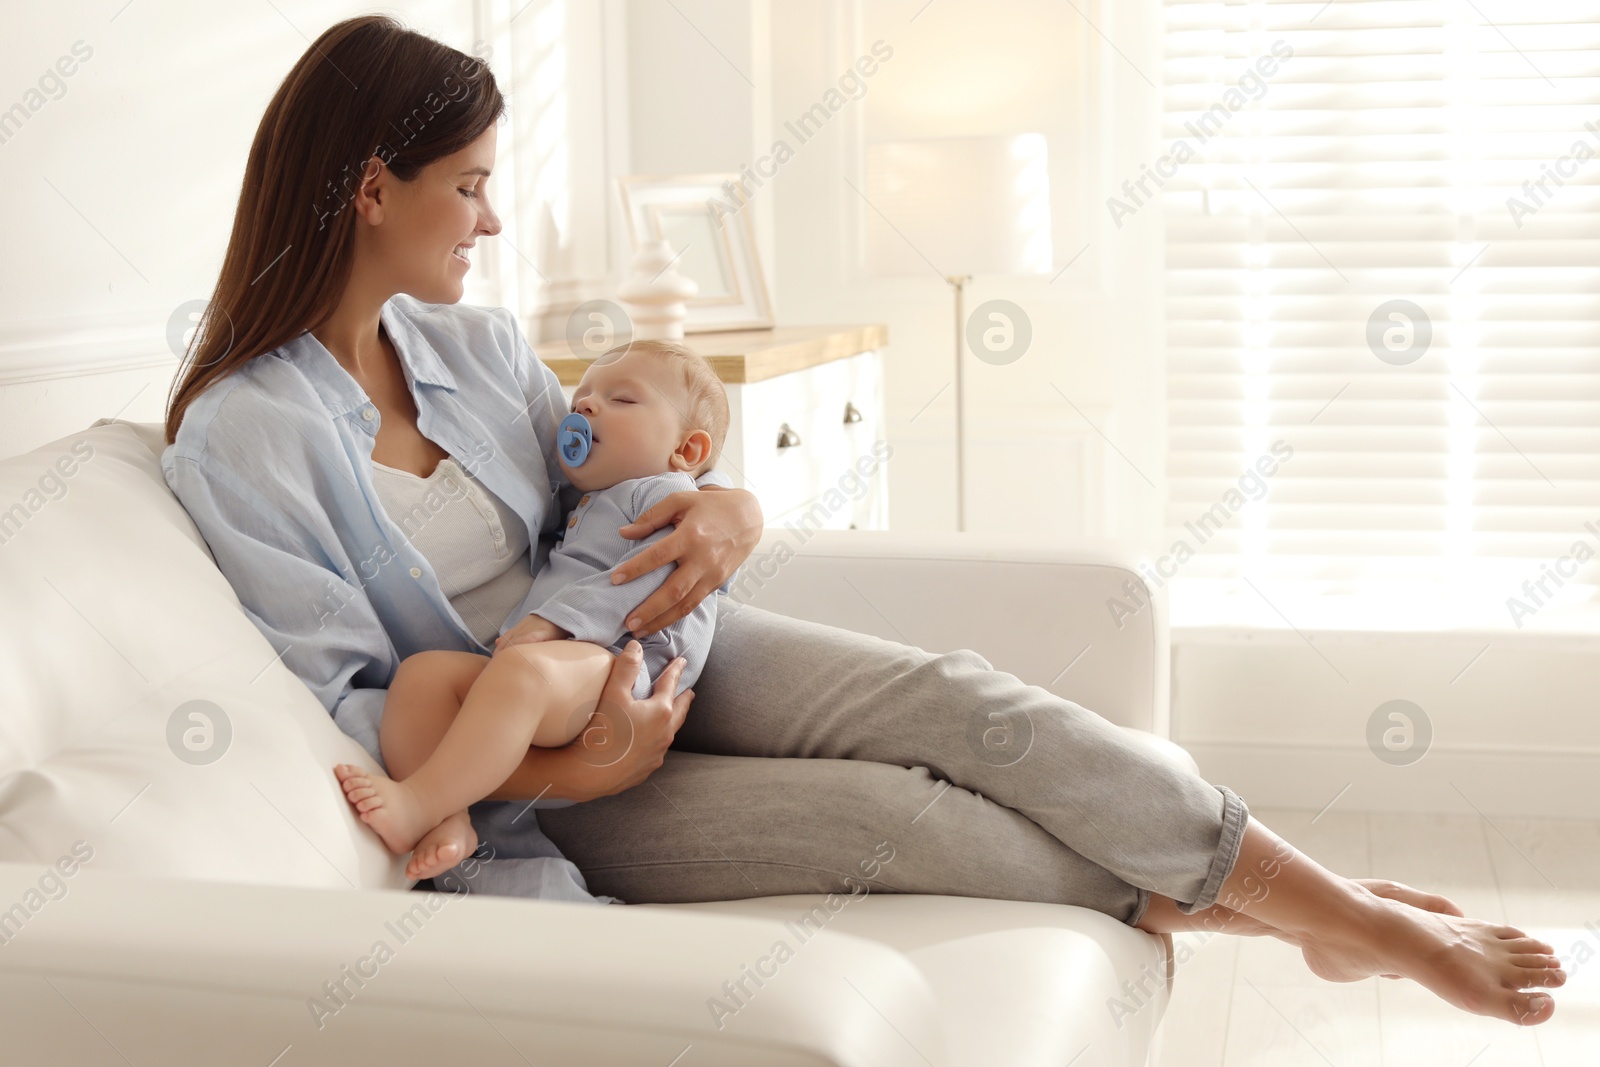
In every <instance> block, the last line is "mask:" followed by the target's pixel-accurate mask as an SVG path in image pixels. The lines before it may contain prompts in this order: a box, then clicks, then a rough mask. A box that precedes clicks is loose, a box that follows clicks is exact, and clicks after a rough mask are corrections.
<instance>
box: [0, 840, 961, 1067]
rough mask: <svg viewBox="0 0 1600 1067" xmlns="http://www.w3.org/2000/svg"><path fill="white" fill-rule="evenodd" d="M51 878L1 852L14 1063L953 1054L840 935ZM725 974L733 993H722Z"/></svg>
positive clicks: (114, 877)
mask: <svg viewBox="0 0 1600 1067" xmlns="http://www.w3.org/2000/svg"><path fill="white" fill-rule="evenodd" d="M47 872H49V874H54V872H53V871H52V870H51V868H48V867H40V866H35V865H24V864H9V863H7V864H0V908H9V909H10V910H9V911H7V912H4V913H0V915H3V916H4V917H0V1004H3V1005H4V1006H3V1007H0V1028H3V1030H4V1033H5V1034H6V1045H7V1054H8V1056H12V1057H15V1058H16V1059H17V1062H27V1063H46V1062H50V1063H69V1062H70V1063H101V1062H105V1063H121V1062H124V1060H123V1059H121V1058H119V1055H120V1057H126V1059H127V1061H131V1062H134V1063H256V1064H263V1065H265V1064H269V1063H277V1062H279V1060H278V1059H275V1057H280V1056H281V1057H283V1058H282V1062H283V1063H284V1064H288V1063H294V1064H330V1065H332V1064H338V1065H340V1067H343V1065H344V1064H348V1063H381V1062H389V1063H423V1062H440V1063H454V1062H485V1063H488V1062H493V1063H503V1062H517V1061H516V1059H515V1058H514V1056H513V1055H512V1050H511V1049H507V1048H506V1046H507V1045H510V1046H512V1049H515V1050H516V1051H517V1052H518V1053H520V1054H521V1055H522V1056H523V1057H524V1058H525V1059H526V1060H528V1061H530V1062H535V1063H541V1064H555V1063H584V1064H623V1063H629V1064H638V1063H659V1064H667V1063H672V1062H676V1060H675V1058H676V1057H678V1056H680V1055H681V1054H682V1053H683V1052H684V1050H685V1048H686V1047H688V1046H693V1050H694V1051H693V1057H692V1062H693V1063H695V1064H725V1065H730V1067H731V1065H735V1064H746V1063H757V1062H759V1063H772V1064H784V1065H795V1067H799V1065H802V1064H803V1065H816V1067H822V1065H847V1064H848V1065H859V1067H869V1065H882V1064H888V1065H905V1067H913V1065H916V1067H927V1064H929V1063H932V1064H936V1065H943V1064H946V1063H948V1062H949V1060H948V1052H947V1050H946V1047H945V1043H944V1036H943V1030H942V1027H941V1023H940V1019H939V1014H938V1008H937V1001H936V999H935V995H934V992H933V990H932V988H931V987H930V986H929V984H928V982H927V979H926V978H924V977H923V975H922V973H921V972H920V971H919V970H917V968H916V967H915V966H914V965H913V964H912V963H911V962H910V961H909V960H907V959H906V958H905V956H903V955H902V954H901V953H899V952H897V951H895V950H894V949H892V948H890V947H888V946H886V945H883V944H880V943H878V942H875V941H869V940H866V939H864V938H859V937H854V936H851V935H849V934H844V933H838V932H834V931H830V930H820V931H801V935H804V934H806V933H809V935H810V936H809V937H803V936H801V935H797V934H796V933H795V932H794V931H793V930H792V929H791V926H792V924H789V923H783V922H778V921H775V920H771V919H765V918H744V917H734V916H721V915H712V914H704V913H691V912H684V911H673V910H670V909H656V908H629V907H623V906H617V905H611V906H598V905H592V904H575V903H566V902H555V901H539V900H518V899H509V898H494V897H485V896H482V895H480V894H476V893H474V894H471V895H470V896H469V895H465V894H462V895H457V894H453V893H448V892H441V893H419V892H412V893H407V892H399V891H394V890H358V891H345V890H323V889H300V888H284V887H270V886H257V885H246V884H235V883H225V882H198V881H188V880H179V879H166V878H152V877H147V876H139V875H126V874H111V873H106V872H95V871H90V870H87V869H84V870H78V871H75V873H74V875H73V876H72V877H71V878H68V879H55V880H52V881H47V882H46V886H47V887H56V886H58V885H59V886H64V887H65V893H64V895H63V894H62V893H61V892H60V891H59V890H58V891H57V892H56V893H54V894H52V893H50V892H47V891H41V889H40V884H41V879H42V878H46V877H47ZM30 894H32V896H30ZM52 896H54V897H55V898H56V899H52ZM13 905H14V906H13ZM19 909H20V911H19ZM780 941H782V942H786V943H787V944H788V945H789V946H790V949H791V952H790V954H789V955H788V956H787V957H786V958H782V959H777V958H774V950H775V946H776V944H777V943H778V942H780ZM780 955H781V954H780ZM763 961H765V962H763ZM756 970H760V971H763V972H764V973H765V974H766V977H765V979H764V980H762V982H761V984H760V985H759V986H757V985H756V984H755V982H754V981H752V980H751V979H750V978H749V977H748V976H749V975H750V973H751V972H752V971H756ZM740 982H743V985H744V989H745V991H746V994H747V995H739V994H738V993H737V990H735V991H734V993H730V992H729V990H730V989H732V988H733V986H732V985H729V986H725V985H724V983H740ZM736 998H737V999H736ZM714 1002H720V1003H721V1004H722V1005H723V1006H724V1007H725V1008H726V1009H729V1010H725V1011H721V1012H719V1011H717V1010H716V1006H715V1003H714ZM107 1045H109V1046H111V1047H110V1048H107ZM286 1048H292V1053H291V1054H290V1055H287V1056H285V1055H284V1053H285V1050H286ZM113 1050H115V1053H114V1052H113Z"/></svg>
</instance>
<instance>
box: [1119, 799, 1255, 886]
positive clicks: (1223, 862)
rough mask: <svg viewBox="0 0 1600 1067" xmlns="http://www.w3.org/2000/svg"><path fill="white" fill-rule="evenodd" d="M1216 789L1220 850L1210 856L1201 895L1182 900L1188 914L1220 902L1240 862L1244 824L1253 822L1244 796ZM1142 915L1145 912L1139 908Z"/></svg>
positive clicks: (1218, 845) (1218, 843)
mask: <svg viewBox="0 0 1600 1067" xmlns="http://www.w3.org/2000/svg"><path fill="white" fill-rule="evenodd" d="M1212 784H1213V785H1214V786H1215V788H1216V790H1217V792H1219V793H1221V794H1222V833H1221V834H1220V835H1219V838H1218V840H1217V851H1216V852H1215V854H1213V855H1212V857H1211V869H1210V871H1209V872H1207V874H1206V881H1205V884H1204V885H1203V886H1201V887H1200V895H1199V896H1197V897H1195V899H1194V902H1193V903H1192V904H1184V903H1183V902H1181V901H1179V902H1177V904H1178V910H1179V911H1181V912H1183V914H1185V915H1193V914H1194V913H1195V912H1199V911H1205V910H1206V909H1207V908H1209V907H1212V906H1213V905H1215V904H1216V902H1217V897H1218V896H1219V895H1220V894H1221V893H1222V883H1223V882H1225V881H1227V879H1228V875H1229V874H1230V873H1232V871H1233V867H1234V864H1236V863H1237V862H1238V861H1239V846H1240V845H1242V844H1243V843H1244V831H1245V827H1246V826H1248V825H1249V823H1250V809H1249V808H1248V807H1247V806H1246V805H1245V802H1244V798H1243V797H1241V796H1239V794H1238V793H1235V792H1234V791H1233V790H1231V789H1229V788H1228V787H1227V786H1225V785H1215V783H1212ZM1140 914H1141V915H1142V914H1143V911H1142V910H1141V911H1140Z"/></svg>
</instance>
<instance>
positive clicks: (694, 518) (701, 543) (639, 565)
mask: <svg viewBox="0 0 1600 1067" xmlns="http://www.w3.org/2000/svg"><path fill="white" fill-rule="evenodd" d="M668 523H673V524H675V525H676V527H677V528H676V529H674V530H673V531H672V532H671V533H670V534H668V535H667V536H665V537H663V538H662V539H661V540H659V541H657V542H656V543H655V544H653V545H650V546H649V547H648V548H646V549H645V550H644V551H643V552H640V553H639V554H638V555H637V556H634V557H633V558H632V559H630V560H627V561H625V562H623V563H621V564H619V565H618V566H617V567H616V568H615V570H614V571H613V572H612V575H611V582H612V584H613V585H617V584H620V583H622V582H628V581H632V580H633V579H635V578H637V577H639V575H641V574H649V573H650V572H651V571H653V570H655V569H656V568H657V567H659V566H661V565H662V564H663V563H670V562H672V561H673V560H676V561H677V563H678V565H677V567H676V568H674V569H673V571H672V573H671V574H669V575H668V576H667V580H666V581H665V582H662V583H661V588H659V589H657V590H656V591H655V592H654V593H652V594H650V596H649V598H648V599H646V600H645V602H644V603H643V604H640V605H639V606H638V607H637V608H635V609H634V611H633V613H632V614H631V615H629V616H628V621H627V627H628V629H629V630H631V631H633V634H634V636H635V637H643V636H644V635H646V634H652V633H655V632H656V631H657V630H660V629H661V628H663V627H665V626H671V625H672V624H673V623H675V622H677V621H678V620H679V619H681V618H683V617H684V616H685V615H687V614H689V612H691V611H693V610H694V609H695V607H696V606H697V605H698V604H699V603H700V601H701V600H703V599H705V597H706V595H707V594H709V593H711V592H712V591H713V590H715V589H716V588H717V587H718V586H720V585H721V584H722V583H723V582H725V581H727V580H728V577H729V576H730V575H732V574H733V572H734V571H736V570H738V569H739V564H741V563H743V562H744V561H745V560H746V559H748V558H749V557H750V553H751V552H753V551H754V550H755V547H756V544H757V543H758V542H760V540H761V529H762V523H763V517H762V514H761V504H760V503H759V502H757V500H756V498H755V494H754V493H752V492H750V491H749V490H747V489H723V488H721V487H720V486H707V487H706V488H704V489H686V490H684V491H682V492H678V493H673V494H672V495H671V496H669V497H667V498H666V499H664V500H662V501H661V502H660V503H658V504H656V506H655V507H653V508H650V509H648V510H646V511H645V512H644V513H643V514H641V515H640V516H639V517H638V518H637V519H636V520H634V521H633V522H631V523H629V524H628V525H626V526H623V527H621V528H619V529H618V531H617V532H618V533H620V534H621V535H622V536H623V537H628V538H633V539H635V540H637V539H638V538H641V537H648V536H649V535H650V534H651V533H653V532H654V531H656V530H658V529H660V528H661V527H663V526H665V525H667V524H668Z"/></svg>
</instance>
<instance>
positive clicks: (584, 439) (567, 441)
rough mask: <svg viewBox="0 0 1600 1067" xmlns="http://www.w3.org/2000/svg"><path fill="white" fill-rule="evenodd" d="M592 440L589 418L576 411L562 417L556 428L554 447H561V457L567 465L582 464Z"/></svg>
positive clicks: (579, 465) (587, 456) (577, 465)
mask: <svg viewBox="0 0 1600 1067" xmlns="http://www.w3.org/2000/svg"><path fill="white" fill-rule="evenodd" d="M593 441H594V436H593V434H592V433H591V432H590V429H589V420H588V419H586V418H584V417H583V416H582V415H580V414H578V413H577V412H576V411H574V412H573V413H572V414H570V415H568V416H567V417H566V418H564V419H562V420H561V425H560V426H559V427H558V428H557V429H556V447H557V448H559V449H561V458H562V459H564V460H566V461H567V466H569V467H581V466H583V461H584V460H586V459H588V458H589V446H590V445H591V444H592V443H593Z"/></svg>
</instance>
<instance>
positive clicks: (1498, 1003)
mask: <svg viewBox="0 0 1600 1067" xmlns="http://www.w3.org/2000/svg"><path fill="white" fill-rule="evenodd" d="M1363 888H1368V889H1370V887H1363ZM1404 888H1406V889H1409V887H1404ZM1411 892H1416V891H1415V890H1411ZM1353 903H1355V904H1356V906H1357V908H1358V909H1360V911H1361V912H1362V913H1364V914H1363V915H1362V918H1361V920H1360V921H1359V923H1358V924H1357V927H1356V933H1355V934H1354V935H1352V936H1350V937H1348V938H1346V939H1343V940H1329V939H1325V938H1321V937H1316V936H1304V937H1302V938H1301V946H1302V949H1301V950H1302V952H1303V953H1304V955H1305V958H1306V964H1307V965H1308V966H1309V967H1310V968H1311V970H1312V971H1313V972H1315V973H1316V974H1317V975H1318V976H1320V977H1322V978H1325V979H1327V980H1328V981H1330V982H1355V981H1359V980H1361V979H1363V978H1368V977H1371V976H1372V975H1374V974H1384V973H1394V974H1399V975H1402V976H1404V977H1406V978H1410V979H1413V980H1414V981H1416V982H1418V983H1420V984H1421V985H1423V986H1424V987H1426V988H1427V989H1429V990H1431V991H1432V992H1433V993H1435V994H1436V995H1438V996H1439V997H1440V998H1442V999H1443V1000H1445V1001H1447V1002H1448V1003H1451V1004H1454V1005H1455V1006H1456V1007H1458V1008H1462V1009H1463V1010H1466V1011H1470V1012H1473V1013H1474V1014H1477V1015H1488V1016H1492V1017H1494V1018H1498V1019H1505V1020H1507V1021H1508V1022H1513V1023H1517V1024H1518V1025H1521V1026H1533V1025H1536V1024H1538V1023H1542V1022H1544V1021H1546V1020H1547V1019H1549V1018H1550V1016H1551V1015H1552V1014H1553V1013H1554V1011H1555V1002H1554V1000H1553V999H1552V998H1551V997H1550V996H1549V995H1548V994H1546V993H1525V992H1522V990H1524V989H1526V988H1528V987H1530V986H1550V987H1555V986H1560V985H1563V984H1564V983H1565V982H1566V980H1567V976H1566V972H1565V971H1563V970H1561V966H1560V961H1559V960H1557V959H1556V957H1555V950H1554V949H1552V948H1551V947H1550V946H1549V945H1548V944H1546V943H1544V942H1543V941H1540V940H1538V939H1536V938H1532V937H1528V936H1527V935H1526V934H1524V933H1523V932H1522V931H1521V930H1519V929H1517V928H1516V927H1514V926H1505V925H1501V924H1497V923H1489V922H1484V921H1482V920H1480V919H1469V918H1465V917H1461V916H1456V915H1451V914H1448V913H1444V914H1441V913H1438V912H1434V911H1428V910H1425V909H1422V908H1418V907H1415V906H1413V905H1410V904H1407V903H1404V902H1402V901H1399V900H1394V899H1391V898H1389V897H1386V896H1380V895H1378V894H1375V893H1374V894H1373V895H1371V896H1369V897H1367V898H1366V899H1365V900H1360V899H1357V900H1355V901H1353Z"/></svg>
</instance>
